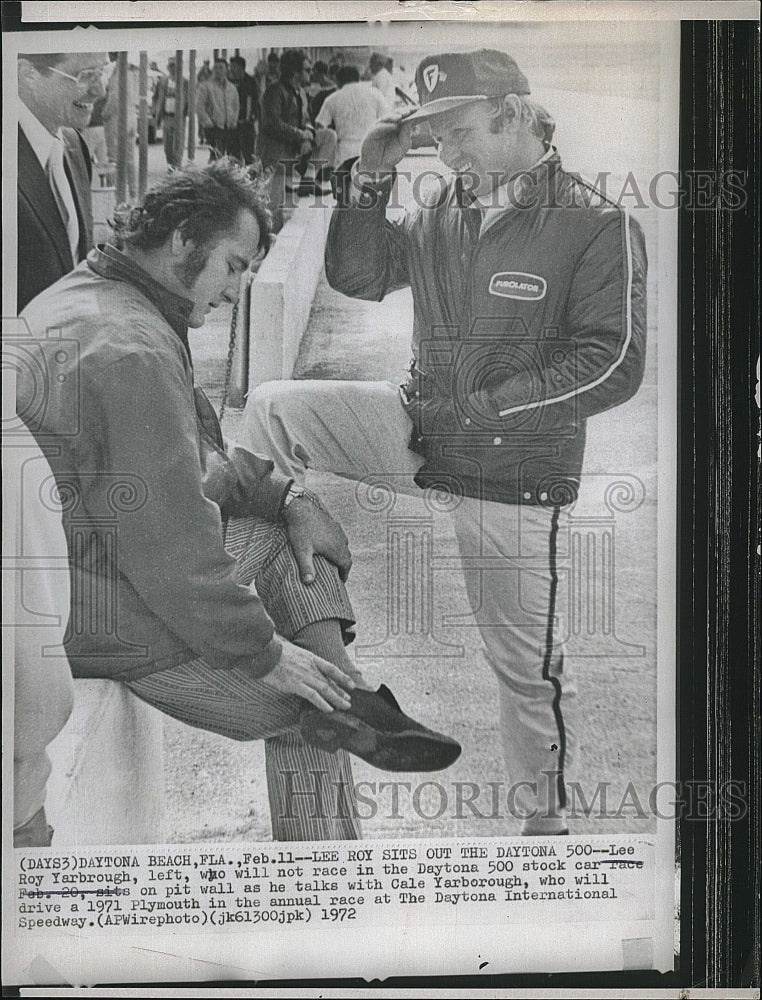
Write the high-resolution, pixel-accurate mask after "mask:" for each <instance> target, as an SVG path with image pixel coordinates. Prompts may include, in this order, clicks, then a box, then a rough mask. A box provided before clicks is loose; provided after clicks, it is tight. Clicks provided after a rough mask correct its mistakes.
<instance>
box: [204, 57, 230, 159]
mask: <svg viewBox="0 0 762 1000" xmlns="http://www.w3.org/2000/svg"><path fill="white" fill-rule="evenodd" d="M197 111H198V121H199V125H203V127H204V135H205V136H206V141H207V143H208V145H209V162H210V163H211V162H212V160H216V159H217V157H218V156H227V155H228V154H229V153H232V154H235V147H236V139H237V135H238V131H237V130H238V115H239V101H238V89H237V88H236V86H235V84H233V83H231V82H230V80H228V61H227V59H225V58H224V57H223V56H218V57H217V58H216V59H215V60H214V69H213V70H212V75H211V77H210V78H209V79H208V80H205V81H204V83H202V84H201V86H200V87H199V88H198V98H197Z"/></svg>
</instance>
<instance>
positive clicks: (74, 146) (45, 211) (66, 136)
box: [17, 128, 93, 312]
mask: <svg viewBox="0 0 762 1000" xmlns="http://www.w3.org/2000/svg"><path fill="white" fill-rule="evenodd" d="M61 136H62V138H63V141H64V145H65V151H64V169H65V170H66V176H67V177H68V179H69V185H70V187H71V193H72V197H73V198H74V204H75V206H76V209H77V221H78V223H79V247H78V252H79V256H80V258H81V259H83V258H84V257H86V256H87V254H88V252H89V251H90V249H91V248H92V245H93V209H92V199H91V196H90V178H91V176H92V163H91V161H90V153H89V151H88V149H87V146H86V145H85V141H84V139H83V138H82V136H81V135H80V134H79V133H78V132H76V131H75V130H74V129H71V128H64V129H61ZM18 141H19V148H18V225H17V232H18V285H17V291H18V302H17V307H18V311H19V312H21V310H22V309H23V308H24V307H25V306H26V304H27V303H28V302H30V301H31V300H32V299H33V298H34V297H35V295H39V293H40V292H41V291H43V290H44V289H45V288H48V287H49V286H50V285H52V284H53V283H54V282H55V281H58V279H59V278H62V277H63V276H64V275H65V274H67V273H68V272H69V271H71V269H72V268H73V267H74V261H73V260H72V256H71V249H70V247H69V238H68V236H67V235H66V226H65V225H64V224H63V220H62V219H61V213H60V212H59V211H58V207H57V205H56V202H55V198H54V197H53V192H52V190H51V188H50V182H49V181H48V178H47V177H46V176H45V171H44V170H43V168H42V166H41V164H40V161H39V160H38V159H37V156H36V155H35V152H34V150H33V149H32V147H31V146H30V144H29V140H28V139H27V137H26V136H25V135H24V132H23V131H22V129H21V128H19V130H18Z"/></svg>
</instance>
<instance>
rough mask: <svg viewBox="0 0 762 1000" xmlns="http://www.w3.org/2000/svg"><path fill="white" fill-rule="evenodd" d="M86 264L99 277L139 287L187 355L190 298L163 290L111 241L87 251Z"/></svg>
mask: <svg viewBox="0 0 762 1000" xmlns="http://www.w3.org/2000/svg"><path fill="white" fill-rule="evenodd" d="M87 265H88V267H89V268H90V269H91V270H92V271H95V273H96V274H99V275H100V276H101V277H102V278H111V279H112V280H113V281H126V282H128V283H129V284H131V285H134V286H135V288H137V289H138V290H139V291H141V292H142V293H143V295H145V297H146V298H147V299H148V300H149V302H151V303H152V304H153V305H155V306H156V308H157V309H158V310H159V312H160V313H161V315H162V316H163V317H164V319H165V320H166V321H167V322H168V323H169V325H170V326H171V327H172V329H173V330H174V331H175V333H176V334H177V336H178V337H179V338H180V340H181V341H182V343H183V346H184V347H185V350H186V352H187V354H188V357H189V358H190V346H189V345H188V319H189V318H190V314H191V311H192V309H193V303H192V302H191V301H190V299H186V298H183V297H182V296H181V295H175V293H174V292H170V291H167V289H166V288H165V287H164V286H163V285H160V284H159V282H158V281H156V280H155V279H154V278H152V277H151V275H150V274H149V273H148V272H147V271H144V270H143V268H142V267H140V266H139V265H138V264H136V263H135V261H134V260H131V259H130V258H129V257H128V256H127V255H126V254H123V253H122V252H121V250H117V248H116V247H115V246H113V245H112V244H111V243H106V244H102V245H101V246H97V247H95V249H94V250H91V251H90V253H89V254H88V255H87Z"/></svg>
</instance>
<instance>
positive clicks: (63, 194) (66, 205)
mask: <svg viewBox="0 0 762 1000" xmlns="http://www.w3.org/2000/svg"><path fill="white" fill-rule="evenodd" d="M46 173H47V175H48V183H49V184H50V187H51V190H52V191H53V197H54V198H55V201H56V205H57V206H58V211H59V212H60V214H61V219H62V221H63V224H64V226H66V235H67V237H68V240H69V248H70V249H71V256H72V260H73V261H74V263H75V264H76V263H78V261H79V255H78V253H77V248H78V246H79V223H78V222H77V209H76V207H75V205H74V198H73V197H72V193H71V186H70V184H69V179H68V177H67V176H66V170H65V169H64V144H63V141H62V140H61V139H59V138H56V139H55V140H54V141H53V142H52V144H51V147H50V155H49V156H48V163H47V169H46Z"/></svg>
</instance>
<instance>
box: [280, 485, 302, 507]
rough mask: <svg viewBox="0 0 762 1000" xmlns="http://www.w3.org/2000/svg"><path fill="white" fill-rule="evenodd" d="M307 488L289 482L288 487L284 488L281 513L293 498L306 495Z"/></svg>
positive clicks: (296, 498)
mask: <svg viewBox="0 0 762 1000" xmlns="http://www.w3.org/2000/svg"><path fill="white" fill-rule="evenodd" d="M306 495H307V490H305V488H304V487H303V486H297V485H296V483H291V485H290V486H289V488H288V489H287V490H286V495H285V497H284V498H283V506H282V507H281V513H282V514H283V513H285V511H286V508H287V507H288V505H289V504H292V503H293V502H294V500H298V499H299V498H300V497H303V496H306Z"/></svg>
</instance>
